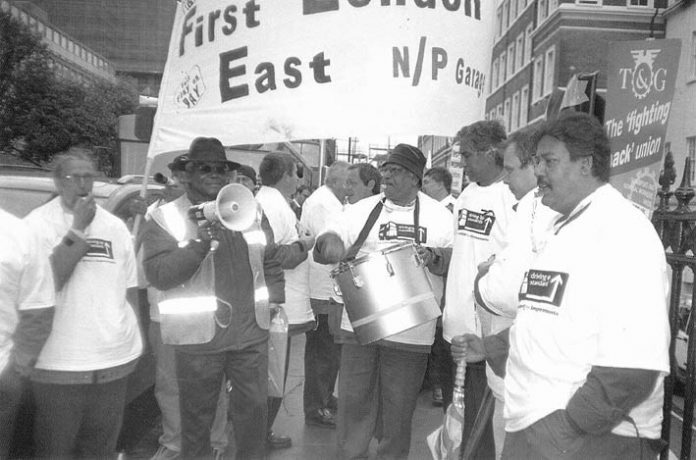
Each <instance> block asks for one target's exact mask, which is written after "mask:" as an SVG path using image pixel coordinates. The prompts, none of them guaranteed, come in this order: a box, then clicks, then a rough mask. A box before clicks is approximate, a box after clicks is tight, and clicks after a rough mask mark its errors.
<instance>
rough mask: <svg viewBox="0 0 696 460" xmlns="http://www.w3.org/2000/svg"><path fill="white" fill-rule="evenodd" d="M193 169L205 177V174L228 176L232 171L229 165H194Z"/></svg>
mask: <svg viewBox="0 0 696 460" xmlns="http://www.w3.org/2000/svg"><path fill="white" fill-rule="evenodd" d="M193 169H194V170H195V171H197V172H199V173H201V174H203V175H205V174H212V173H215V174H227V173H228V172H230V171H231V168H230V165H229V164H227V163H194V164H193Z"/></svg>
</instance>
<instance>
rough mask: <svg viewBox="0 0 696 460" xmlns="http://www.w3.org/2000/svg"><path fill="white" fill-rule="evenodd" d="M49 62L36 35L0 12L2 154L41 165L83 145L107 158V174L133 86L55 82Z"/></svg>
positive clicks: (129, 107)
mask: <svg viewBox="0 0 696 460" xmlns="http://www.w3.org/2000/svg"><path fill="white" fill-rule="evenodd" d="M50 59H51V53H50V51H49V50H48V49H47V48H46V46H45V45H44V44H43V43H41V40H40V38H39V37H38V36H37V35H35V34H34V33H32V32H31V31H30V30H29V29H28V28H27V27H26V26H25V25H24V24H22V23H21V22H19V21H17V20H15V19H14V18H12V17H11V16H10V15H9V14H6V13H2V12H0V151H1V152H3V153H10V154H13V155H17V156H19V157H21V158H23V159H25V160H28V161H31V162H33V163H37V164H41V163H45V162H48V161H50V160H51V158H52V156H53V155H54V154H56V153H59V152H61V151H64V150H66V149H68V148H69V147H71V146H73V145H86V146H90V147H93V148H96V149H97V150H98V151H99V152H101V153H102V154H103V155H105V156H107V157H108V158H106V159H104V158H100V163H105V167H104V169H105V170H106V171H105V172H107V173H108V164H111V163H112V160H113V159H112V156H113V154H114V153H115V152H116V141H117V134H118V133H117V123H118V117H119V116H120V115H123V114H127V113H133V111H134V110H135V107H136V106H137V92H136V90H135V88H134V87H133V86H131V85H130V84H128V83H127V82H124V81H117V82H116V83H112V82H109V81H106V80H101V79H100V80H99V81H97V82H95V83H92V84H89V85H84V84H80V83H77V82H73V81H70V80H67V79H62V78H59V77H57V76H56V75H55V73H54V72H53V71H52V69H51V68H50V66H49V62H50ZM104 160H106V161H104Z"/></svg>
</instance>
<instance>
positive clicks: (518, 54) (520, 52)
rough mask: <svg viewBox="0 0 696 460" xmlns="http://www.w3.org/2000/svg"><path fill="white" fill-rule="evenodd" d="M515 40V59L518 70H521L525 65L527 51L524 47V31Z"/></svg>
mask: <svg viewBox="0 0 696 460" xmlns="http://www.w3.org/2000/svg"><path fill="white" fill-rule="evenodd" d="M515 42H516V45H515V59H516V60H517V63H516V64H515V67H516V68H517V70H519V69H521V68H522V66H523V65H524V55H525V53H526V50H525V49H524V33H521V34H519V35H518V36H517V40H515Z"/></svg>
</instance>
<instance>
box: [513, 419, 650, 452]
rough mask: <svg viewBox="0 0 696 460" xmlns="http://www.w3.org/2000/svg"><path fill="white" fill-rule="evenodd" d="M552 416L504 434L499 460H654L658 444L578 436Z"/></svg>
mask: <svg viewBox="0 0 696 460" xmlns="http://www.w3.org/2000/svg"><path fill="white" fill-rule="evenodd" d="M562 412H563V411H560V410H559V411H556V412H553V413H551V414H549V415H547V416H546V417H544V418H542V419H541V420H539V421H537V422H535V423H533V424H532V425H530V426H529V427H527V428H525V429H524V430H522V431H516V432H514V433H509V432H508V433H505V444H504V447H503V454H502V458H503V459H506V460H513V459H514V460H555V459H569V460H570V459H572V460H584V459H592V460H610V459H620V460H621V459H623V460H642V459H646V460H647V459H655V458H656V457H657V454H658V453H659V451H660V448H661V445H662V443H661V441H660V440H650V439H644V438H635V437H627V436H618V435H615V434H612V433H606V434H603V435H597V436H595V435H589V434H585V435H580V434H578V433H577V432H576V431H575V429H573V428H572V427H570V426H569V424H568V422H567V421H566V419H565V416H563V415H562Z"/></svg>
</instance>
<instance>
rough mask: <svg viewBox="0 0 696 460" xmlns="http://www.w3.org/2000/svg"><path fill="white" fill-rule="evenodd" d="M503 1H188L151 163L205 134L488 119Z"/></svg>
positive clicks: (359, 131)
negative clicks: (497, 11) (489, 87)
mask: <svg viewBox="0 0 696 460" xmlns="http://www.w3.org/2000/svg"><path fill="white" fill-rule="evenodd" d="M495 3H496V2H493V1H484V0H292V1H288V0H278V1H261V0H246V1H242V0H236V1H231V0H182V1H181V2H179V6H178V7H177V14H176V18H175V21H174V25H173V29H172V37H171V41H170V46H169V54H168V57H167V63H166V66H165V70H164V76H163V79H162V86H161V90H160V94H159V106H158V110H157V115H156V118H155V123H154V130H153V135H152V139H151V143H150V150H149V156H150V157H154V156H155V155H158V154H159V153H162V152H167V151H172V150H184V149H186V148H188V146H189V144H190V142H191V140H192V139H193V138H195V137H197V136H215V137H218V138H219V139H220V140H221V141H222V143H223V144H225V145H239V144H252V143H260V142H264V143H265V142H279V141H287V140H293V139H322V138H333V137H349V136H364V137H367V138H370V137H386V136H399V135H413V134H414V133H419V134H421V133H422V134H437V135H447V136H451V135H453V134H454V133H455V132H456V131H457V130H458V129H459V128H460V127H461V126H462V125H465V124H468V123H472V122H474V121H476V120H479V119H481V117H482V115H483V112H484V104H485V91H484V88H485V86H486V83H487V81H486V80H487V75H488V71H489V68H490V62H491V50H492V44H493V33H494V30H495V28H494V23H495V21H494V18H495Z"/></svg>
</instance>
